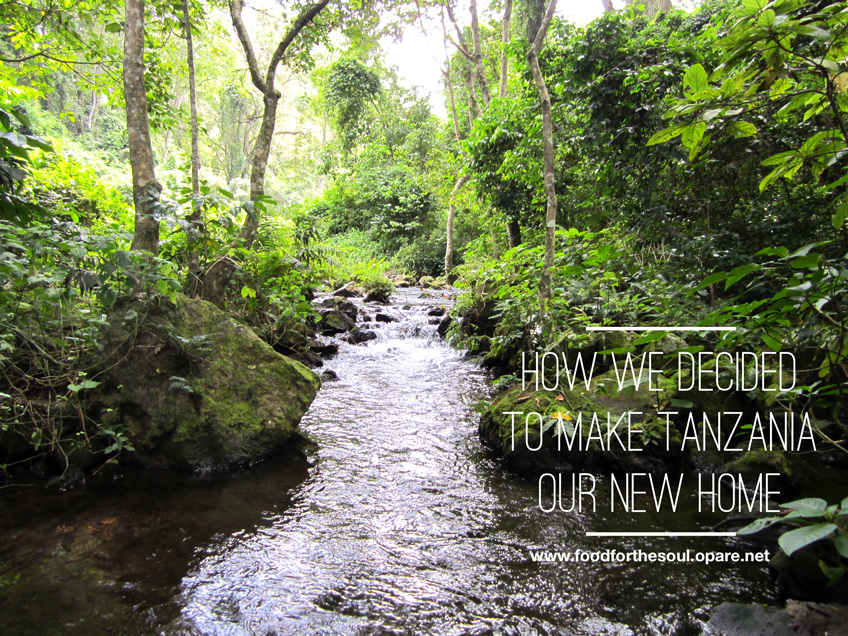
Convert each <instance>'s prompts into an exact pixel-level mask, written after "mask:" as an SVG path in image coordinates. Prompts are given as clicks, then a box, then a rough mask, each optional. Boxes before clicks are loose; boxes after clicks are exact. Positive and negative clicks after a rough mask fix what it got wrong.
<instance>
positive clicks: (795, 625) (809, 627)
mask: <svg viewBox="0 0 848 636" xmlns="http://www.w3.org/2000/svg"><path fill="white" fill-rule="evenodd" d="M786 611H787V612H788V613H789V618H790V620H791V625H792V629H793V630H795V631H794V632H793V633H794V635H795V636H819V635H820V634H827V636H848V607H846V606H845V605H837V604H835V603H834V604H830V605H824V604H822V603H802V602H800V601H793V600H789V601H786Z"/></svg>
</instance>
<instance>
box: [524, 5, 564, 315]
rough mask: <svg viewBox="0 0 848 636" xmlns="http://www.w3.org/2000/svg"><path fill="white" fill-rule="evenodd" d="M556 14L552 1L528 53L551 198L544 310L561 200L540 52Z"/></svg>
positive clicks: (543, 278)
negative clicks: (537, 101) (557, 191)
mask: <svg viewBox="0 0 848 636" xmlns="http://www.w3.org/2000/svg"><path fill="white" fill-rule="evenodd" d="M554 11H556V0H551V2H550V4H549V5H548V10H547V11H546V12H545V18H544V20H543V21H542V25H541V26H540V27H539V31H538V32H537V33H536V39H535V40H534V41H533V45H532V46H531V47H530V51H529V52H528V53H527V61H528V62H529V64H530V70H531V71H532V72H533V79H534V80H535V82H536V89H537V90H538V92H539V101H540V102H541V109H542V147H543V152H544V169H543V170H544V173H543V174H544V181H545V196H546V199H547V210H546V214H545V257H544V261H543V266H542V276H541V278H540V280H539V297H540V298H541V300H542V308H543V311H544V307H545V304H546V302H545V301H547V300H550V298H551V270H552V269H553V265H554V248H555V238H556V225H557V198H556V187H555V185H554V168H555V165H554V133H553V122H552V120H551V98H550V95H548V87H547V85H546V84H545V78H544V76H543V75H542V69H541V68H539V52H540V51H541V50H542V43H543V42H544V41H545V36H546V35H547V32H548V27H550V25H551V20H552V19H553V16H554Z"/></svg>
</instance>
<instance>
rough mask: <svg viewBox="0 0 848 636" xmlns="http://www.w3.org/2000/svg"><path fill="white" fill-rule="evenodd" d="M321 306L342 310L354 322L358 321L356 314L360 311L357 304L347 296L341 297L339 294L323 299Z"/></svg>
mask: <svg viewBox="0 0 848 636" xmlns="http://www.w3.org/2000/svg"><path fill="white" fill-rule="evenodd" d="M320 306H321V307H326V308H328V309H335V310H336V311H340V312H342V313H343V314H344V315H345V316H347V317H348V318H350V319H351V320H352V321H354V322H356V314H357V313H358V312H359V310H358V309H357V307H356V305H354V304H353V303H352V302H350V301H349V300H347V299H345V298H340V297H339V296H330V297H329V298H325V299H324V300H322V301H321V303H320Z"/></svg>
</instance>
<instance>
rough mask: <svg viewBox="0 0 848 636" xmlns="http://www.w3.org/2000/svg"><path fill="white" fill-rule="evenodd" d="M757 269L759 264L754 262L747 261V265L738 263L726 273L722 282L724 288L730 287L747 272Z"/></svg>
mask: <svg viewBox="0 0 848 636" xmlns="http://www.w3.org/2000/svg"><path fill="white" fill-rule="evenodd" d="M757 269H759V265H756V264H754V263H748V264H747V265H740V266H739V267H736V268H734V269H733V270H731V272H730V273H729V274H728V275H727V281H726V282H725V283H724V289H725V290H727V289H730V286H731V285H733V284H734V283H736V282H738V281H740V280H742V279H743V278H745V277H746V276H747V275H748V274H750V273H751V272H753V271H754V270H757Z"/></svg>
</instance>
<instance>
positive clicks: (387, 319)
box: [374, 314, 398, 322]
mask: <svg viewBox="0 0 848 636" xmlns="http://www.w3.org/2000/svg"><path fill="white" fill-rule="evenodd" d="M374 320H376V321H377V322H397V321H398V319H397V318H395V317H394V316H390V315H389V314H377V315H376V316H374Z"/></svg>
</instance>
